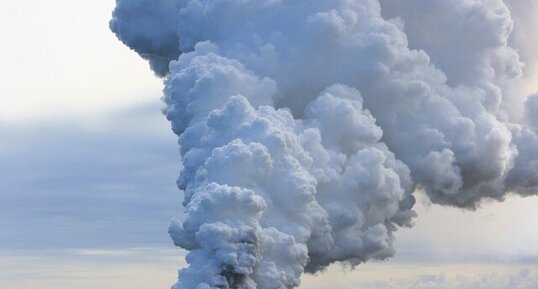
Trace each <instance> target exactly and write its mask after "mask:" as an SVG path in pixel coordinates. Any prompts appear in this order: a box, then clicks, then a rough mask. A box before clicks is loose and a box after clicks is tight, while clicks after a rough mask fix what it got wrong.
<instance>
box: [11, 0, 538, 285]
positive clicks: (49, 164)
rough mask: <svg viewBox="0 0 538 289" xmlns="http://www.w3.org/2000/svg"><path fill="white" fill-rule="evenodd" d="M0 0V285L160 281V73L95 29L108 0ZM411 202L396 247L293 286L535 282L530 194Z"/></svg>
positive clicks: (168, 273)
mask: <svg viewBox="0 0 538 289" xmlns="http://www.w3.org/2000/svg"><path fill="white" fill-rule="evenodd" d="M1 1H2V6H3V9H2V10H1V11H0V41H1V43H2V45H1V47H0V50H1V54H2V55H3V60H2V65H1V66H0V77H1V79H3V81H2V85H0V288H14V289H16V288H33V289H49V288H50V289H52V288H54V289H61V288H73V287H76V288H112V289H114V288H118V289H119V288H168V286H169V285H170V284H171V283H173V282H174V281H175V278H176V276H175V274H176V273H175V272H176V270H177V268H179V267H180V265H181V264H183V263H184V261H183V260H182V257H181V256H182V252H181V251H179V250H178V249H175V248H174V247H173V244H172V242H171V241H170V240H169V237H168V235H167V226H168V223H169V220H170V218H172V217H174V216H176V217H181V212H182V210H181V195H180V193H179V192H178V190H177V189H176V187H175V180H176V177H177V173H178V170H179V167H178V166H179V161H178V157H177V145H176V138H175V136H174V135H173V134H172V133H171V132H170V131H169V125H168V123H167V122H166V120H165V119H164V118H163V117H162V115H161V114H160V100H159V98H160V94H161V84H160V80H158V79H157V78H155V77H154V76H153V75H152V74H151V72H150V71H149V69H148V65H147V64H146V63H145V62H144V61H143V60H141V59H140V58H139V57H138V56H137V55H136V54H135V53H133V52H131V51H129V49H128V48H126V47H124V46H123V45H122V44H121V43H120V42H119V41H117V40H116V39H115V36H114V35H113V34H112V33H111V32H109V31H108V23H107V21H108V19H109V17H110V12H111V11H112V8H113V6H114V2H113V1H89V0H77V1H73V0H71V1H68V0H53V1H38V0H31V1H16V0H1ZM419 199H421V198H419ZM417 210H418V213H419V217H418V218H417V220H416V223H417V224H416V226H415V227H414V228H412V229H406V230H403V231H401V232H399V233H398V234H397V238H398V240H397V242H396V250H397V254H396V255H397V257H396V258H395V259H393V260H390V261H388V262H386V263H383V264H368V265H365V266H361V267H359V268H358V269H357V271H353V272H347V273H342V271H341V270H339V269H338V268H331V269H330V270H329V272H328V273H327V274H322V275H320V276H317V277H315V278H313V277H307V278H306V279H305V280H304V283H303V286H302V288H320V289H321V288H329V287H330V288H398V287H390V286H401V288H407V287H406V286H410V287H409V288H432V287H427V286H426V287H418V285H417V286H415V285H408V284H414V283H413V282H415V283H417V282H418V283H421V282H423V281H424V280H423V279H421V278H426V279H425V280H426V281H424V282H427V281H428V280H430V279H431V278H434V279H433V280H437V281H435V282H438V283H439V282H445V283H446V284H449V285H446V288H460V287H454V286H456V285H457V284H456V283H457V282H460V283H458V284H474V283H472V282H475V281H473V280H475V279H480V278H481V277H483V276H488V274H491V273H492V272H493V273H495V272H496V274H497V275H499V278H500V279H499V280H497V281H496V282H497V283H499V284H501V283H502V282H505V281H506V280H508V281H506V282H520V283H517V284H523V285H521V286H522V287H521V288H531V287H523V286H526V285H525V284H526V283H525V282H527V283H528V282H538V246H536V244H538V230H536V224H537V223H538V198H536V197H534V198H526V199H522V198H519V197H511V198H510V199H509V200H507V202H505V203H502V204H501V203H492V204H485V205H484V208H482V209H481V210H479V211H478V212H463V211H461V210H458V209H452V208H441V207H439V206H432V205H429V204H427V203H426V201H424V200H420V201H419V204H418V205H417ZM462 224H464V225H463V226H462ZM442 274H444V275H442ZM421 276H422V277H421ZM424 276H426V277H424ZM428 276H429V277H428ZM443 276H444V277H443ZM458 276H460V277H458ZM428 278H430V279H428ZM435 278H441V279H442V278H444V279H442V280H441V279H435ZM458 278H459V279H458ZM503 278H504V279H503ZM518 278H519V279H518ZM336 279H338V280H339V281H338V282H337V284H336V285H335V283H334V280H336ZM390 279H393V281H389V280H390ZM520 279H521V280H520ZM454 280H456V281H454ZM458 280H459V281H458ZM503 280H504V281H503ZM510 280H511V281H510ZM518 280H519V281H518ZM430 281H431V280H430ZM391 282H392V283H391ZM406 282H407V283H406ZM466 282H467V283H466ZM389 283H390V284H389ZM418 283H417V284H418ZM328 284H332V285H333V286H329V285H328ZM391 284H392V285H391ZM394 284H396V285H394ZM398 284H399V285H398ZM439 284H440V283H439ZM450 284H456V285H450ZM510 284H512V283H510ZM514 284H516V283H514ZM534 284H536V283H534ZM334 286H336V287H334ZM376 286H377V287H376ZM450 286H453V287H450ZM457 286H459V285H457ZM469 286H471V285H469ZM473 286H474V285H473ZM518 286H519V285H518ZM443 288H445V287H443ZM469 288H470V287H469ZM476 288H480V287H476ZM484 288H486V287H484ZM500 288H502V287H500Z"/></svg>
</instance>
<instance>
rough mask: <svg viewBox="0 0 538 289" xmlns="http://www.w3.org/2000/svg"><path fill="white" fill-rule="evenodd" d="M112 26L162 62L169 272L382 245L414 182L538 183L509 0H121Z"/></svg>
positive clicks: (323, 258)
mask: <svg viewBox="0 0 538 289" xmlns="http://www.w3.org/2000/svg"><path fill="white" fill-rule="evenodd" d="M110 26H111V29H112V30H113V31H114V32H115V33H116V34H117V36H118V37H119V38H120V40H122V41H123V42H124V43H125V44H126V45H128V46H129V47H131V48H132V49H133V50H135V51H136V52H138V53H139V54H140V55H141V56H142V57H144V58H146V59H148V60H149V62H150V65H151V68H152V69H153V70H154V71H155V73H156V74H157V75H159V76H162V77H164V84H165V88H164V97H163V101H164V103H165V108H164V113H165V115H166V117H167V118H168V120H169V121H170V122H171V124H172V129H173V131H174V133H176V134H177V135H178V137H179V145H180V154H181V157H182V162H183V166H182V169H181V173H180V177H179V180H178V186H179V188H180V189H181V190H183V191H184V194H185V199H184V202H183V205H184V206H185V208H186V216H185V219H184V220H183V221H174V222H172V224H171V226H170V230H169V231H170V235H171V237H172V239H173V240H174V243H175V244H176V245H177V246H180V247H182V248H184V249H187V250H189V251H190V252H189V254H188V255H187V257H186V258H187V262H188V264H189V266H188V267H187V268H185V269H182V270H181V271H180V275H179V280H178V282H177V283H176V284H175V285H174V286H173V288H174V289H195V288H196V289H209V288H244V289H246V288H249V289H250V288H260V289H266V288H293V287H296V286H298V285H299V277H300V276H301V274H302V273H304V272H305V271H306V272H317V271H319V270H322V269H323V268H325V267H326V266H327V265H329V264H331V263H334V262H344V263H346V264H349V265H351V266H355V265H358V264H360V263H362V262H365V261H368V260H372V259H377V260H379V259H385V258H388V257H390V256H392V255H393V249H392V242H393V238H394V232H395V231H396V230H397V228H398V227H401V226H410V225H412V219H413V217H414V216H415V213H414V212H413V210H412V207H413V205H414V202H415V200H414V197H413V195H412V193H413V192H414V191H415V190H416V189H423V190H424V191H425V192H426V193H427V194H428V196H429V197H430V199H431V200H432V201H433V202H436V203H439V204H445V205H450V206H457V207H462V208H469V209H474V208H476V207H477V206H478V205H479V204H480V202H481V201H482V200H486V199H495V200H503V199H504V198H505V196H506V194H507V193H510V192H514V193H519V194H522V195H535V194H537V192H538V137H537V135H536V133H535V129H536V127H537V125H538V123H537V121H536V120H535V119H536V116H534V114H533V111H535V110H538V108H536V107H538V105H537V104H535V103H536V101H535V100H534V98H529V101H528V103H529V105H528V106H529V109H527V110H526V111H528V112H529V114H528V115H529V116H528V117H521V118H518V117H515V116H514V115H515V113H514V111H515V110H514V109H512V108H513V107H514V106H515V103H518V101H519V103H525V101H524V99H525V96H521V95H519V94H518V92H519V91H520V90H518V89H517V86H518V84H520V83H521V79H522V77H523V74H524V73H523V63H522V61H521V59H520V57H519V55H518V52H517V50H516V49H514V48H511V47H510V46H509V41H508V40H509V37H510V35H511V33H512V31H513V20H512V16H511V12H510V10H509V8H508V6H507V5H506V4H505V3H504V2H502V1H501V0H483V1H478V0H440V1H430V0H408V1H407V0H406V1H404V0H382V1H377V0H321V1H298V0H270V1H269V0H268V1H259V0H221V1H212V0H158V1H154V0H117V6H116V9H115V10H114V13H113V19H112V20H111V23H110ZM521 99H523V100H521Z"/></svg>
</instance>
